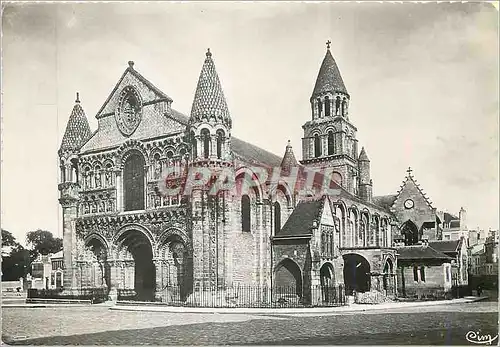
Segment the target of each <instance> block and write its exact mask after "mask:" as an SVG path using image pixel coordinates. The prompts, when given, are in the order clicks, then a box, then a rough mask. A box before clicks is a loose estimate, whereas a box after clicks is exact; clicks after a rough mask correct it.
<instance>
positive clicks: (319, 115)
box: [318, 99, 323, 118]
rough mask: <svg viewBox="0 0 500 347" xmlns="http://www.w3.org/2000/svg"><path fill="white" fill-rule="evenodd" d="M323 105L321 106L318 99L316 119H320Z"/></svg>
mask: <svg viewBox="0 0 500 347" xmlns="http://www.w3.org/2000/svg"><path fill="white" fill-rule="evenodd" d="M322 106H323V105H322V104H321V100H320V99H318V117H319V118H321V113H322V112H323V107H322Z"/></svg>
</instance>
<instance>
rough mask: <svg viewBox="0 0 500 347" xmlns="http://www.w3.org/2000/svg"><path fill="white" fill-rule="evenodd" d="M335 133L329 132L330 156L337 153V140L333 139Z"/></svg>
mask: <svg viewBox="0 0 500 347" xmlns="http://www.w3.org/2000/svg"><path fill="white" fill-rule="evenodd" d="M333 136H334V135H333V131H329V132H328V155H332V154H334V153H335V139H334V137H333Z"/></svg>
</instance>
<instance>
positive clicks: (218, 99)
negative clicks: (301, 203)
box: [187, 49, 233, 289]
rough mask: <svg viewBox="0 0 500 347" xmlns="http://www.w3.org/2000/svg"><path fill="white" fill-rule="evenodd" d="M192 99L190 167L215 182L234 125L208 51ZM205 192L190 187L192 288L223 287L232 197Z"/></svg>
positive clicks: (228, 161) (228, 159) (227, 157)
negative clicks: (207, 173) (207, 172)
mask: <svg viewBox="0 0 500 347" xmlns="http://www.w3.org/2000/svg"><path fill="white" fill-rule="evenodd" d="M205 55H206V57H205V61H204V63H203V66H202V68H201V73H200V77H199V79H198V84H197V87H196V92H195V95H194V100H193V105H192V108H191V115H190V118H189V123H188V127H187V137H188V138H189V139H190V144H191V162H190V165H191V166H194V167H203V168H208V169H209V170H210V175H211V177H210V180H211V182H212V183H213V182H215V180H217V177H219V175H220V173H221V171H222V170H223V169H232V166H233V161H232V153H231V127H232V121H231V117H230V114H229V109H228V107H227V103H226V99H225V97H224V93H223V91H222V86H221V83H220V81H219V76H218V75H217V71H216V70H215V64H214V61H213V59H212V53H211V52H210V49H208V50H207V52H206V54H205ZM211 186H212V184H211V185H209V186H208V187H206V186H202V187H194V189H193V191H192V193H191V199H190V200H191V202H190V208H191V214H192V216H193V218H192V237H193V249H194V252H193V275H194V286H195V289H196V288H202V287H205V288H206V287H210V288H214V287H218V286H221V285H225V284H227V283H226V281H227V277H226V270H225V269H226V266H225V264H226V262H227V256H228V255H227V252H226V250H227V247H226V245H227V241H226V239H227V235H228V234H229V232H230V225H231V223H229V221H228V220H227V219H228V218H229V216H230V208H231V205H232V204H231V203H230V199H231V192H228V191H222V192H216V191H210V188H211Z"/></svg>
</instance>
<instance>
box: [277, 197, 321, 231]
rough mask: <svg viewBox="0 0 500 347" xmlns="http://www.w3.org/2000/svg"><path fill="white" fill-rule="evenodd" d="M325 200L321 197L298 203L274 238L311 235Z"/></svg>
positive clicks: (319, 220) (319, 218)
mask: <svg viewBox="0 0 500 347" xmlns="http://www.w3.org/2000/svg"><path fill="white" fill-rule="evenodd" d="M326 199H327V198H326V197H324V196H323V197H322V198H320V199H316V200H304V201H300V202H299V203H298V204H297V206H296V207H295V209H294V210H293V212H292V214H290V217H288V219H287V221H286V223H285V225H284V226H283V228H282V229H281V230H280V231H279V232H278V233H277V234H276V236H275V238H281V237H290V236H299V235H301V236H302V235H312V229H313V228H314V222H315V221H316V223H317V224H316V225H319V223H320V222H321V215H322V212H323V208H324V206H325V201H326Z"/></svg>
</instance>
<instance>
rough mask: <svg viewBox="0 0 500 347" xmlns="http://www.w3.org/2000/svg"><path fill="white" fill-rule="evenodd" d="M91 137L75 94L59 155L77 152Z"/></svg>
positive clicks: (78, 99) (85, 118)
mask: <svg viewBox="0 0 500 347" xmlns="http://www.w3.org/2000/svg"><path fill="white" fill-rule="evenodd" d="M91 137H92V132H91V131H90V126H89V122H88V120H87V117H86V116H85V112H84V111H83V108H82V106H81V105H80V98H79V94H78V93H76V100H75V106H73V110H72V111H71V115H70V116H69V120H68V124H67V125H66V131H65V132H64V135H63V138H62V141H61V147H60V148H59V153H60V154H61V153H63V152H68V151H70V152H71V151H78V150H79V149H80V148H81V147H82V146H83V145H84V144H85V142H87V141H88V140H89V139H90V138H91Z"/></svg>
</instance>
